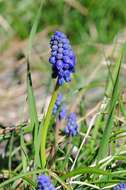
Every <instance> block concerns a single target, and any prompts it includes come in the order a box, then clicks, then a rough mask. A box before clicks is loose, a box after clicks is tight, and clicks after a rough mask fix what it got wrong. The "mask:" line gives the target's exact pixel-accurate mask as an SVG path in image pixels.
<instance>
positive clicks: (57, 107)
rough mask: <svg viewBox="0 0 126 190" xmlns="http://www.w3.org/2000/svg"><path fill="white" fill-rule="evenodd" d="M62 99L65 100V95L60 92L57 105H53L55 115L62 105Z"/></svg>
mask: <svg viewBox="0 0 126 190" xmlns="http://www.w3.org/2000/svg"><path fill="white" fill-rule="evenodd" d="M62 100H63V96H62V94H61V93H59V94H58V96H57V100H56V102H55V105H54V107H53V111H52V113H53V115H55V114H56V113H57V111H58V109H59V107H60V106H61V103H62Z"/></svg>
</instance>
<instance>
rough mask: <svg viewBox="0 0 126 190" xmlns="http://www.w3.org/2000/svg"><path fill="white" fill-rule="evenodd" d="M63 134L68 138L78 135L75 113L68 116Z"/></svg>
mask: <svg viewBox="0 0 126 190" xmlns="http://www.w3.org/2000/svg"><path fill="white" fill-rule="evenodd" d="M64 133H65V134H66V135H68V136H76V135H77V134H78V125H77V120H76V114H75V113H71V114H70V115H69V117H68V121H67V125H66V127H65V129H64Z"/></svg>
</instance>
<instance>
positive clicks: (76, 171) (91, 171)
mask: <svg viewBox="0 0 126 190" xmlns="http://www.w3.org/2000/svg"><path fill="white" fill-rule="evenodd" d="M82 174H101V175H110V174H111V172H109V171H104V170H102V169H98V168H97V167H79V168H77V169H74V170H73V171H71V172H68V173H66V174H65V175H63V176H62V179H63V180H65V179H67V178H70V177H74V176H76V175H82Z"/></svg>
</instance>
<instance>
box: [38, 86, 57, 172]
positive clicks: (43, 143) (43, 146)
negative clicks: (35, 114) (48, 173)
mask: <svg viewBox="0 0 126 190" xmlns="http://www.w3.org/2000/svg"><path fill="white" fill-rule="evenodd" d="M58 90H59V85H58V84H56V86H55V89H54V91H53V94H52V98H51V101H50V104H49V107H48V111H47V114H46V117H45V120H44V125H43V126H42V135H41V164H42V168H45V165H46V138H47V131H48V127H49V123H50V120H51V115H52V110H53V107H54V104H55V102H56V99H57V95H58Z"/></svg>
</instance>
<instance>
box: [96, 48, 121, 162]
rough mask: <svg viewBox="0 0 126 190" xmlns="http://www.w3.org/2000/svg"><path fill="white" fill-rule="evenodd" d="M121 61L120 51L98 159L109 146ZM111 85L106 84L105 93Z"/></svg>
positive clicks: (117, 95)
mask: <svg viewBox="0 0 126 190" xmlns="http://www.w3.org/2000/svg"><path fill="white" fill-rule="evenodd" d="M121 61H122V51H121V53H120V56H119V59H118V60H117V62H116V65H115V72H114V76H113V81H114V86H113V90H112V96H111V100H110V104H109V110H108V118H107V121H106V124H105V130H104V132H103V136H102V139H101V143H100V147H99V151H98V155H97V160H98V161H99V160H101V159H103V158H104V157H106V156H107V152H108V148H109V138H110V136H111V132H112V127H113V116H114V110H115V106H116V102H117V100H118V98H119V74H120V68H121ZM111 85H112V83H109V84H108V88H107V94H108V93H109V94H110V93H111V92H110V89H111V88H112V86H111Z"/></svg>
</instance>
